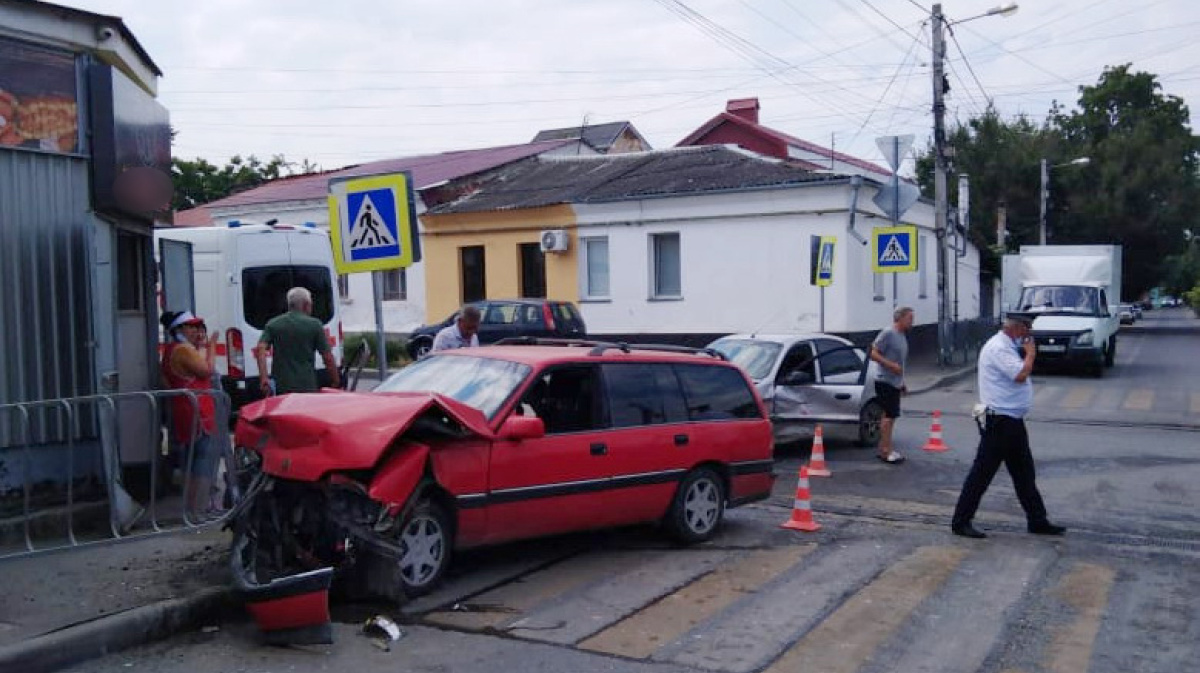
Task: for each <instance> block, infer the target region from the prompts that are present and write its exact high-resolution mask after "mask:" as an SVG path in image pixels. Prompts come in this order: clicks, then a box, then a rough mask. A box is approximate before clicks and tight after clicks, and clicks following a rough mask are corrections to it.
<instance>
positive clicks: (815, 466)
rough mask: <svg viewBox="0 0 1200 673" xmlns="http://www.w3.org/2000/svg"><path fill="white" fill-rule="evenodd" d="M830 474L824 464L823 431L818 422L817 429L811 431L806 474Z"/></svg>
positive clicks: (827, 475) (826, 475)
mask: <svg viewBox="0 0 1200 673" xmlns="http://www.w3.org/2000/svg"><path fill="white" fill-rule="evenodd" d="M832 475H833V473H832V472H830V471H829V466H828V465H826V464H825V431H824V430H822V429H821V424H820V423H818V424H817V429H816V430H814V431H813V445H812V457H811V458H810V459H809V461H808V476H810V477H829V476H832Z"/></svg>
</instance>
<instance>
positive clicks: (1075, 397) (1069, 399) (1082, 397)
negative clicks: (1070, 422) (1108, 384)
mask: <svg viewBox="0 0 1200 673" xmlns="http://www.w3.org/2000/svg"><path fill="white" fill-rule="evenodd" d="M1095 394H1096V389H1095V388H1092V387H1089V386H1076V387H1074V388H1071V392H1070V393H1068V394H1067V396H1066V398H1065V399H1063V401H1062V402H1061V403H1060V404H1059V406H1061V407H1064V408H1066V409H1082V408H1084V407H1086V406H1088V404H1090V403H1091V401H1092V396H1093V395H1095Z"/></svg>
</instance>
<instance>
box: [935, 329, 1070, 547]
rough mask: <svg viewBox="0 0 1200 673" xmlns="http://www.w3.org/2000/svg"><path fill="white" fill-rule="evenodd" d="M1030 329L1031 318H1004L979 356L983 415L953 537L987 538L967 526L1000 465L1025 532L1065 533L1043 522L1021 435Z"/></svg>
mask: <svg viewBox="0 0 1200 673" xmlns="http://www.w3.org/2000/svg"><path fill="white" fill-rule="evenodd" d="M1032 324H1033V318H1032V317H1031V316H1029V315H1027V314H1019V313H1017V314H1014V313H1010V314H1008V315H1007V316H1006V317H1005V319H1004V326H1003V327H1002V328H1001V330H1000V331H999V332H997V333H996V334H995V336H993V337H992V338H991V339H988V341H987V343H986V344H984V346H983V349H982V350H980V351H979V399H980V401H981V402H982V403H983V404H984V405H985V406H986V411H985V412H984V417H983V424H982V437H981V438H980V440H979V449H978V452H977V453H976V454H975V463H974V464H973V465H971V471H970V472H969V473H968V474H967V479H966V481H964V482H963V487H962V493H961V494H960V495H959V496H958V504H957V505H956V506H955V508H954V519H953V520H952V521H951V523H950V529H951V530H952V531H953V532H954V534H955V535H961V536H963V537H970V538H984V537H987V535H985V534H984V533H983V532H981V531H980V530H978V529H977V528H975V526H973V525H971V520H972V519H973V518H974V517H975V511H976V510H977V509H978V508H979V501H980V499H981V498H983V494H984V492H985V491H987V488H988V486H989V485H990V484H991V483H992V477H995V476H996V470H998V469H1000V463H1004V464H1005V466H1007V467H1008V473H1009V474H1010V475H1012V480H1013V486H1014V487H1015V489H1016V491H1017V499H1018V500H1020V502H1021V507H1022V508H1023V509H1024V510H1025V518H1026V520H1027V522H1028V530H1029V532H1030V533H1034V534H1036V535H1062V534H1063V533H1065V532H1066V530H1067V529H1066V528H1064V527H1062V526H1056V525H1054V524H1052V523H1050V520H1049V519H1047V518H1046V505H1045V504H1044V503H1043V502H1042V495H1041V494H1040V493H1038V488H1037V483H1036V478H1035V474H1034V467H1033V454H1032V453H1031V452H1030V450H1029V434H1028V433H1027V432H1026V430H1025V415H1026V414H1028V413H1029V409H1030V408H1031V407H1032V406H1033V381H1031V380H1030V378H1029V375H1030V373H1031V372H1032V371H1033V359H1034V357H1035V356H1036V354H1037V347H1036V345H1035V344H1034V342H1033V339H1031V338H1029V328H1030V327H1031V326H1032Z"/></svg>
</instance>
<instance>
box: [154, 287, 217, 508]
mask: <svg viewBox="0 0 1200 673" xmlns="http://www.w3.org/2000/svg"><path fill="white" fill-rule="evenodd" d="M162 324H163V326H164V327H165V328H166V330H167V337H168V339H169V342H168V344H167V347H166V348H165V349H164V350H163V356H162V365H161V369H162V377H163V381H164V383H165V384H166V386H167V387H168V388H183V389H186V390H193V391H196V392H195V404H193V403H192V399H191V398H190V396H187V395H177V396H173V397H171V402H170V406H171V426H172V427H171V434H172V435H173V437H174V440H175V444H176V445H177V446H178V447H179V448H180V450H181V451H184V452H186V451H187V450H188V447H189V445H190V446H191V455H192V461H191V464H190V465H189V466H188V468H187V470H186V474H187V484H186V485H185V487H184V500H185V501H186V502H187V507H188V509H189V511H191V512H192V513H193V514H196V513H201V514H202V513H204V512H205V510H207V509H208V506H209V496H210V491H211V490H212V482H213V478H214V476H215V473H216V469H217V452H216V446H215V445H214V442H213V441H212V434H213V429H214V427H215V422H216V405H215V403H214V401H213V396H212V394H211V393H210V392H208V391H211V390H212V376H213V358H214V357H215V355H216V352H215V349H216V341H217V338H218V336H219V335H218V334H217V333H216V332H213V334H212V337H211V338H209V336H208V334H207V333H206V332H205V325H204V321H203V320H201V319H200V318H197V317H196V316H194V315H192V313H191V312H190V311H183V312H182V313H172V312H169V313H166V314H164V315H163V317H162ZM185 455H186V453H185Z"/></svg>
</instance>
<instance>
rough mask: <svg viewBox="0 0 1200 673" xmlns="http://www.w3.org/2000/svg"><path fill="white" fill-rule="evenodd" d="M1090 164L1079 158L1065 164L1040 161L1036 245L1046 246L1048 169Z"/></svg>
mask: <svg viewBox="0 0 1200 673" xmlns="http://www.w3.org/2000/svg"><path fill="white" fill-rule="evenodd" d="M1091 162H1092V159H1091V157H1079V158H1078V159H1072V160H1070V161H1068V162H1066V163H1062V164H1054V165H1050V164H1049V163H1047V162H1046V160H1045V159H1042V191H1041V194H1040V196H1039V199H1038V200H1039V201H1040V205H1041V211H1040V213H1039V215H1038V244H1039V245H1046V202H1047V201H1049V200H1050V169H1052V168H1064V167H1066V166H1086V165H1088V164H1089V163H1091Z"/></svg>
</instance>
